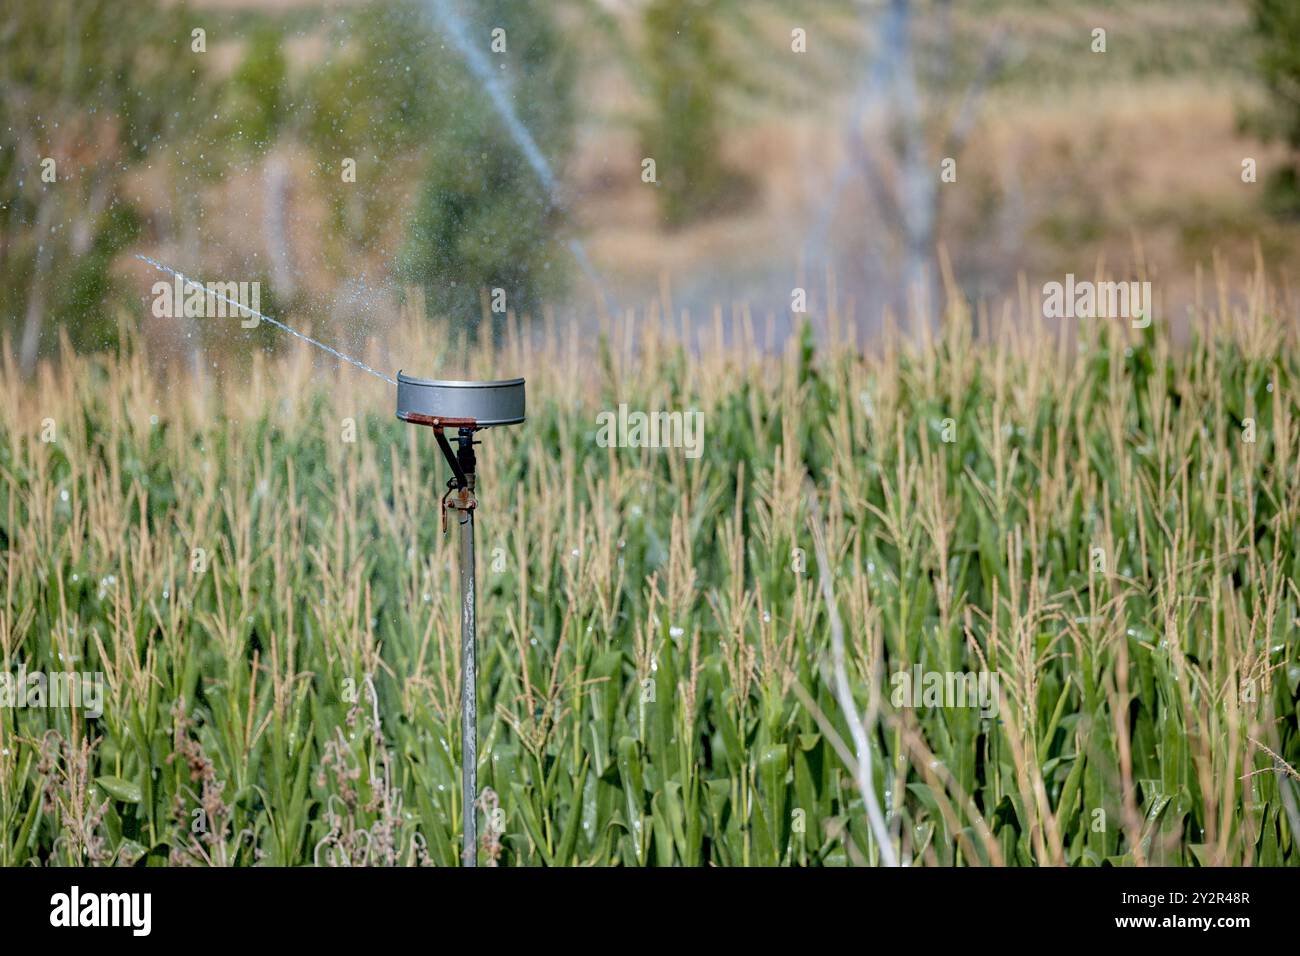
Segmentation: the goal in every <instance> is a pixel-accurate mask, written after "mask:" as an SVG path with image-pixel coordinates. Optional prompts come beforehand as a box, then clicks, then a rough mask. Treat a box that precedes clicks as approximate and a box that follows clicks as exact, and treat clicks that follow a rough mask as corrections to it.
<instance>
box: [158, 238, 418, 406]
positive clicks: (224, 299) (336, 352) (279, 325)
mask: <svg viewBox="0 0 1300 956" xmlns="http://www.w3.org/2000/svg"><path fill="white" fill-rule="evenodd" d="M135 257H136V258H137V259H139V260H140V261H141V262H147V263H149V265H151V266H153V267H154V268H155V269H158V270H159V271H160V272H166V273H168V274H170V275H172V276H175V277H176V278H177V279H180V280H181V281H182V282H184V283H185V284H186V285H192V286H194V287H195V288H197V289H200V290H201V291H202V292H203V294H204V295H210V296H212V297H213V298H215V299H219V300H221V301H222V302H225V303H226V304H227V305H232V306H234V307H235V308H236V309H239V310H240V311H242V312H245V313H247V314H249V315H255V316H257V317H258V318H259V319H263V320H265V321H267V322H270V323H271V324H272V325H274V326H275V327H276V328H278V329H281V330H283V331H285V332H288V333H289V334H290V335H293V336H297V337H298V338H300V339H302V340H303V341H304V342H309V343H310V344H312V345H314V346H316V348H318V349H324V350H325V351H326V352H329V353H330V355H333V356H334V357H335V358H340V359H342V360H343V361H345V362H347V363H349V364H350V365H355V366H356V367H357V368H359V369H361V370H362V371H363V372H369V373H370V374H371V375H373V376H375V378H380V379H383V380H384V381H385V382H387V383H388V384H389V385H396V384H397V380H396V379H393V378H389V377H388V376H387V375H385V374H384V373H383V372H377V371H375V370H374V369H373V368H371V367H370V366H369V365H367V364H366V363H365V362H361V361H358V360H357V359H354V358H351V357H349V356H347V355H344V354H343V353H342V352H340V351H339V350H338V349H336V348H331V347H330V346H328V345H326V344H325V343H324V342H319V341H317V340H316V339H313V338H312V337H311V336H310V335H304V334H303V333H301V332H299V331H298V330H297V329H292V328H290V327H289V326H287V325H285V324H284V323H283V322H281V321H280V320H279V319H273V318H271V317H270V316H269V315H264V314H263V313H261V312H258V311H257V310H256V309H250V308H249V307H248V306H246V305H244V304H243V303H242V302H236V301H235V300H234V299H229V298H227V297H226V296H224V295H222V294H221V293H220V292H216V291H213V290H211V289H209V288H208V287H207V286H205V285H204V284H203V283H202V282H199V281H198V280H197V279H191V278H190V277H189V276H186V275H182V274H181V273H179V272H177V271H176V270H175V269H173V268H171V267H170V266H165V265H163V264H162V263H161V262H158V261H157V260H156V259H150V258H149V257H148V256H142V255H140V254H139V253H138V252H137V253H136V254H135Z"/></svg>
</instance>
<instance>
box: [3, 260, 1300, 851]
mask: <svg viewBox="0 0 1300 956" xmlns="http://www.w3.org/2000/svg"><path fill="white" fill-rule="evenodd" d="M1204 299H1205V302H1204V303H1203V306H1202V307H1201V308H1200V309H1198V310H1197V315H1196V316H1195V317H1194V319H1193V320H1192V324H1191V328H1190V330H1189V331H1187V332H1186V334H1184V335H1180V336H1179V337H1178V340H1177V341H1175V340H1174V337H1173V336H1172V335H1171V333H1170V331H1169V329H1168V327H1167V326H1165V325H1163V324H1162V323H1156V324H1154V325H1153V326H1152V327H1151V328H1148V329H1145V330H1138V329H1132V328H1129V327H1128V326H1127V325H1126V324H1124V323H1122V322H1119V321H1115V320H1092V321H1088V322H1084V323H1081V324H1080V325H1079V327H1078V328H1077V329H1072V330H1070V331H1069V332H1068V334H1064V333H1062V334H1058V333H1057V332H1054V331H1050V330H1049V329H1047V328H1046V327H1045V324H1044V321H1043V320H1042V319H1041V318H1039V317H1036V316H1035V315H1034V311H1033V310H1032V309H1030V308H1029V307H1028V306H1027V305H1022V306H1021V307H1020V308H1014V307H1012V308H1008V309H1007V310H1006V311H1005V312H1002V313H998V314H996V315H994V314H988V313H986V312H983V311H977V312H972V311H971V310H970V309H968V308H967V307H965V306H964V305H963V304H961V302H959V301H953V302H951V303H950V304H949V306H948V307H947V308H946V309H945V310H944V311H943V314H942V315H936V316H913V317H910V319H909V321H908V322H907V323H905V324H906V326H907V327H906V328H903V329H891V330H888V331H886V333H885V334H884V335H882V336H881V337H880V339H879V340H873V341H871V342H856V341H855V340H854V337H853V336H852V335H851V334H850V333H849V332H848V331H847V330H848V329H849V328H851V326H852V322H851V321H850V318H851V317H849V316H846V315H844V314H842V313H841V312H840V311H838V310H837V309H835V308H834V307H832V308H830V309H829V311H828V313H827V314H824V315H817V316H813V317H812V318H813V325H814V326H815V327H816V332H815V333H814V332H813V331H812V326H810V327H809V328H807V329H805V331H804V333H803V334H801V335H796V336H793V337H791V338H790V339H789V341H788V342H787V343H786V344H785V345H784V346H777V347H772V345H771V343H770V342H769V340H768V339H769V336H768V335H767V334H766V333H765V331H764V329H763V324H764V323H763V321H762V320H755V319H752V318H751V317H750V316H749V314H748V313H747V312H746V311H745V310H744V309H742V308H739V307H737V308H735V309H733V310H731V311H730V312H729V313H728V314H726V315H724V314H723V313H722V312H719V313H718V314H717V315H715V316H713V317H712V321H711V322H710V321H704V322H702V323H700V324H699V326H698V327H697V328H694V329H692V328H690V327H689V326H688V327H683V328H679V327H678V326H679V323H678V322H677V321H675V320H674V319H673V318H672V317H671V316H672V315H673V312H672V310H671V309H665V310H663V311H662V312H661V311H660V310H658V309H656V308H651V309H649V310H647V311H645V312H643V313H640V314H638V315H637V316H636V317H635V320H634V319H633V318H631V317H627V318H617V319H613V320H610V321H607V322H606V323H605V325H604V327H603V329H602V330H601V332H600V334H598V335H587V336H584V335H581V334H579V333H577V332H557V331H556V329H555V326H554V324H553V323H550V322H542V321H539V322H538V323H536V324H534V325H530V326H516V327H512V329H511V331H510V332H509V333H508V334H507V335H506V336H505V337H504V339H503V340H502V341H500V342H498V343H496V344H495V345H494V344H493V343H491V342H486V341H485V342H483V343H481V344H480V345H479V346H478V347H476V348H474V349H472V350H470V349H466V348H465V347H464V346H465V343H463V342H460V341H454V340H453V339H454V337H452V336H450V335H449V334H448V333H447V330H445V329H442V328H429V327H427V326H421V324H420V323H417V322H414V321H409V320H408V321H406V322H405V323H404V324H403V325H402V328H401V333H400V334H399V335H395V336H394V341H395V342H400V343H401V346H400V354H401V355H402V356H403V357H407V358H406V359H405V361H406V362H407V363H409V365H408V368H407V371H409V372H412V373H413V374H436V376H437V377H444V378H450V377H456V376H455V375H451V374H447V370H448V369H449V368H453V367H454V368H456V369H457V370H458V371H460V372H461V373H463V374H465V375H467V376H471V377H476V378H499V377H504V376H506V375H514V374H518V375H523V376H526V377H527V380H528V392H529V410H528V421H527V422H526V423H525V424H524V425H522V426H518V427H514V428H508V429H493V430H490V431H489V432H488V433H487V435H486V439H485V442H484V444H483V446H482V449H481V452H480V455H481V457H480V464H479V491H478V495H479V501H480V505H479V518H478V522H479V641H480V652H479V653H480V659H479V669H480V670H479V678H478V679H479V688H480V699H479V700H478V712H479V772H478V779H479V785H480V787H481V788H482V791H483V793H482V799H481V813H482V816H481V817H480V819H481V821H482V822H481V824H480V833H481V834H482V839H481V845H480V857H479V858H480V860H481V862H483V863H486V864H496V865H503V866H504V865H525V866H536V865H554V866H563V865H610V864H621V865H689V866H696V865H719V866H723V865H727V866H736V865H740V866H774V865H797V866H846V865H876V864H883V863H894V862H897V863H902V864H909V865H938V866H953V865H957V866H988V865H994V866H1023V865H1061V864H1066V865H1081V866H1101V865H1146V864H1163V865H1188V866H1196V865H1213V864H1231V865H1252V864H1260V865H1281V864H1296V863H1297V862H1300V848H1298V847H1297V843H1296V841H1297V830H1298V828H1300V775H1298V774H1297V771H1296V769H1295V768H1296V767H1297V766H1300V728H1298V727H1297V718H1298V716H1300V710H1298V709H1297V690H1298V685H1300V638H1298V636H1297V629H1298V627H1300V620H1298V618H1300V609H1298V607H1297V603H1298V602H1300V591H1298V590H1297V583H1296V582H1297V579H1298V578H1300V530H1298V521H1297V519H1298V518H1300V409H1298V408H1297V375H1298V374H1300V353H1298V352H1297V350H1296V346H1297V341H1296V339H1297V335H1296V331H1297V330H1296V328H1295V325H1294V322H1293V321H1290V320H1287V319H1284V318H1280V316H1284V315H1286V314H1287V313H1286V312H1285V311H1284V310H1283V308H1282V307H1281V306H1280V304H1279V302H1278V300H1277V299H1276V298H1275V297H1274V296H1273V295H1272V294H1271V293H1270V292H1269V290H1268V289H1267V288H1266V287H1265V286H1264V284H1263V282H1262V281H1260V280H1258V279H1255V280H1251V281H1250V282H1248V283H1246V284H1244V285H1242V286H1241V287H1240V288H1231V289H1230V288H1227V287H1226V284H1222V285H1221V287H1220V288H1218V289H1216V290H1214V291H1212V292H1208V293H1207V294H1206V295H1205V296H1204ZM664 313H666V314H667V316H669V317H668V318H665V315H664ZM724 320H725V321H724ZM231 321H232V323H233V321H234V320H231ZM724 328H725V329H726V333H725V334H724V331H723V330H724ZM1076 332H1077V334H1075V333H1076ZM236 334H240V333H238V332H236V331H235V330H234V329H233V327H232V335H236ZM464 354H469V355H470V356H471V357H470V359H469V360H468V361H466V362H461V361H460V359H459V356H461V355H464ZM411 356H418V357H419V359H418V361H417V360H416V359H412V358H410V357H411ZM3 360H4V366H3V381H2V382H0V389H2V391H3V401H0V535H2V539H0V544H2V547H0V592H2V593H3V603H2V604H0V657H2V658H3V665H4V667H3V669H2V670H0V673H5V674H10V675H13V674H17V673H18V672H19V671H20V669H22V670H24V671H25V672H27V673H31V672H35V671H41V672H44V673H46V674H59V673H71V672H92V673H99V674H102V675H103V687H104V693H103V702H102V713H101V714H98V715H97V716H92V715H90V714H88V713H87V712H86V710H85V708H84V707H83V708H77V707H61V708H60V707H37V706H17V705H15V704H13V703H12V701H11V703H10V705H9V706H4V707H0V865H5V866H15V865H46V864H53V865H129V864H145V865H169V864H170V865H214V866H234V865H239V866H243V865H257V864H262V865H313V864H315V865H322V866H326V865H328V866H335V865H354V866H359V865H401V866H405V865H456V863H457V861H458V852H459V848H458V839H459V836H458V834H459V819H460V813H461V807H460V786H459V776H460V775H459V755H460V740H459V736H460V729H459V727H460V725H459V706H460V700H459V686H460V684H459V679H460V675H459V673H458V668H459V657H458V645H459V612H458V607H459V605H458V601H459V597H458V590H457V577H456V569H457V564H456V560H457V558H456V547H455V537H454V535H453V534H444V533H443V532H442V530H441V529H440V527H439V513H438V499H439V497H440V496H441V493H442V490H443V486H444V483H445V480H446V477H447V476H446V474H445V473H444V472H445V467H446V466H445V464H444V462H443V461H442V458H441V456H440V455H439V454H438V453H437V449H436V447H435V446H434V443H433V440H432V436H431V435H430V434H429V433H428V431H427V429H418V428H412V427H410V426H408V425H405V424H403V423H402V422H399V421H397V420H395V419H394V417H393V395H392V392H391V390H390V389H389V388H388V387H387V386H384V385H382V384H381V383H380V382H378V381H376V380H371V379H370V378H368V377H366V376H362V375H359V374H357V373H356V372H355V371H352V370H348V369H338V370H336V369H335V368H334V367H333V366H332V365H330V364H328V363H326V362H324V361H321V360H319V359H318V358H317V357H316V356H315V355H313V354H309V353H308V351H307V350H306V349H305V348H302V347H300V346H298V345H296V344H294V345H292V346H286V347H285V348H284V349H283V351H282V352H281V353H279V354H278V355H268V354H265V353H263V352H256V351H255V352H251V353H250V354H249V355H248V356H247V358H246V360H245V361H243V362H241V363H237V365H238V367H237V368H235V367H232V368H231V369H228V370H227V372H226V374H225V375H224V376H217V375H215V374H213V373H212V372H211V371H205V370H203V368H202V367H200V368H199V369H198V370H195V369H193V368H190V367H187V366H183V365H180V364H169V363H166V362H163V361H161V360H160V359H159V357H157V356H152V355H150V353H149V348H148V343H147V342H146V341H144V340H142V339H140V338H139V337H138V336H136V337H130V336H128V337H127V339H126V341H125V344H124V345H123V346H122V347H121V349H120V350H119V351H118V352H117V353H115V354H110V355H98V356H89V357H87V356H79V355H76V354H74V353H73V352H72V350H71V349H65V350H64V351H63V353H62V354H61V355H59V356H58V357H57V358H56V359H55V360H52V361H48V362H46V363H44V364H43V365H42V366H41V367H40V368H39V371H38V373H37V376H36V378H35V379H34V380H30V381H29V380H25V379H24V378H23V377H22V376H21V375H20V374H19V371H18V367H17V362H16V359H15V357H14V354H13V350H12V349H11V348H10V347H9V346H8V345H6V346H5V347H4V359H3ZM369 361H371V362H372V364H378V365H379V367H381V368H383V367H394V366H395V365H396V364H398V363H397V362H395V361H391V360H390V361H389V362H388V363H387V365H385V364H384V361H383V356H377V357H374V358H371V359H369ZM206 364H207V363H201V366H202V365H206ZM620 403H627V404H628V405H629V406H631V407H634V408H641V409H648V410H655V409H668V408H677V409H684V408H689V409H698V410H699V411H701V412H703V415H704V422H705V429H706V430H705V436H704V444H703V454H702V455H701V456H700V457H699V458H697V459H690V458H687V457H686V456H684V455H683V454H682V453H681V451H680V450H674V449H646V448H618V447H601V445H599V444H598V443H597V441H596V438H595V435H596V416H597V414H598V413H599V412H601V411H603V410H608V409H616V408H617V407H618V406H619V404H620ZM916 667H919V668H921V669H922V671H923V672H927V673H928V672H938V673H942V674H952V673H972V674H973V673H983V674H993V675H996V676H997V681H996V688H997V699H996V700H995V701H994V704H995V707H993V708H992V709H993V711H994V713H992V714H990V713H989V712H988V711H986V710H981V709H979V708H975V707H971V706H952V705H951V703H950V702H945V703H943V704H940V705H937V706H931V705H926V704H922V705H921V706H915V705H914V702H913V700H912V699H910V698H907V699H899V698H898V696H897V695H896V694H894V693H893V688H894V686H895V684H896V680H895V677H896V675H898V674H900V673H903V672H911V671H912V669H913V668H916ZM873 808H874V810H873Z"/></svg>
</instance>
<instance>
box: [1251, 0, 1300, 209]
mask: <svg viewBox="0 0 1300 956" xmlns="http://www.w3.org/2000/svg"><path fill="white" fill-rule="evenodd" d="M1251 9H1252V13H1253V15H1254V26H1255V34H1256V37H1257V38H1258V42H1259V47H1260V52H1259V72H1260V78H1261V79H1262V80H1263V83H1264V87H1265V89H1266V90H1267V92H1268V105H1267V106H1266V107H1265V108H1264V109H1261V110H1257V111H1255V112H1254V113H1252V114H1250V115H1249V116H1248V118H1247V119H1248V124H1247V125H1249V126H1250V127H1252V128H1253V129H1254V130H1255V131H1256V132H1257V133H1259V134H1260V135H1262V136H1264V137H1265V138H1266V139H1273V140H1282V141H1283V142H1285V143H1286V144H1287V146H1288V147H1289V148H1290V150H1291V162H1290V164H1289V165H1288V166H1285V167H1283V168H1281V169H1279V170H1276V171H1275V172H1273V173H1272V174H1271V175H1270V176H1269V177H1268V196H1269V200H1270V205H1271V206H1272V207H1273V208H1275V209H1276V210H1277V211H1279V212H1281V213H1283V214H1285V215H1291V216H1298V215H1300V3H1297V2H1296V0H1251Z"/></svg>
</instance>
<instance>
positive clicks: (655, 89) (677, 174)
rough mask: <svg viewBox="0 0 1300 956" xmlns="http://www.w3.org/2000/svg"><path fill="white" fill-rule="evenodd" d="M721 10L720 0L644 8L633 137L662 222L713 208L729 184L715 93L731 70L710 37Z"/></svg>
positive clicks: (657, 1) (661, 1) (663, 1)
mask: <svg viewBox="0 0 1300 956" xmlns="http://www.w3.org/2000/svg"><path fill="white" fill-rule="evenodd" d="M722 12H723V4H722V3H721V2H720V0H652V2H651V3H650V4H649V5H648V6H647V7H646V9H645V15H644V16H645V33H646V51H645V68H646V71H647V74H648V77H649V81H650V89H649V94H650V103H651V114H650V116H649V118H648V119H647V120H646V121H645V122H644V123H643V124H642V131H641V141H642V149H643V150H644V153H645V155H646V156H647V157H650V158H652V159H654V161H655V167H656V169H655V174H656V178H657V179H658V182H659V184H660V187H661V193H660V201H659V204H660V209H661V210H662V215H663V219H664V221H665V223H666V224H668V225H670V226H680V225H683V224H685V223H687V222H689V221H690V220H692V219H695V218H697V217H699V216H701V215H703V214H705V213H707V212H709V211H711V210H713V209H714V208H715V207H716V205H717V204H718V203H719V202H720V201H722V200H723V199H724V198H725V197H726V196H727V195H728V192H729V190H728V178H729V177H728V173H727V170H726V168H725V167H724V166H723V163H722V160H721V158H720V153H721V145H722V137H721V128H720V125H719V112H720V102H719V97H720V93H721V91H722V89H723V87H724V84H725V83H726V82H727V81H728V80H729V79H730V78H731V77H732V76H733V75H734V74H733V71H732V69H731V67H730V65H729V64H728V63H727V61H726V59H725V58H724V56H723V54H722V50H721V47H720V45H719V42H718V31H719V28H720V23H719V20H720V15H721V13H722Z"/></svg>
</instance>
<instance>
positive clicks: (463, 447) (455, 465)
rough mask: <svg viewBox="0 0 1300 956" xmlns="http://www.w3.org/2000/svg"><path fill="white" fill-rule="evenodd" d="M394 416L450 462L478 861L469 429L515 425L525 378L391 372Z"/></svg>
mask: <svg viewBox="0 0 1300 956" xmlns="http://www.w3.org/2000/svg"><path fill="white" fill-rule="evenodd" d="M397 417H398V418H400V419H401V420H402V421H404V422H410V423H411V424H413V425H428V426H429V427H430V428H432V429H433V435H434V438H436V439H437V441H438V447H439V448H440V449H442V454H443V457H445V458H446V459H447V464H448V465H450V466H451V478H450V479H449V480H448V482H447V491H446V493H445V494H444V495H443V496H442V530H443V531H444V532H445V531H446V530H447V511H448V509H451V510H453V511H456V512H458V513H459V515H460V517H459V519H458V523H459V524H460V588H461V597H460V612H461V613H460V617H461V632H460V645H461V669H460V672H461V695H460V700H461V710H460V727H461V800H462V803H461V813H462V819H463V831H462V834H463V835H462V842H461V848H462V860H463V862H464V865H465V866H477V865H478V845H477V844H478V840H477V836H478V817H477V809H476V805H477V803H478V712H477V709H476V707H477V702H478V670H477V648H476V646H475V588H474V511H475V509H476V508H477V507H478V500H477V499H476V498H475V497H474V485H475V472H476V469H477V466H476V462H475V459H474V446H475V445H477V444H480V443H479V442H477V441H475V440H474V433H475V432H476V431H478V430H479V429H481V428H491V427H493V426H496V425H517V424H519V423H520V422H522V421H523V420H524V380H523V379H522V378H513V379H507V380H504V381H500V382H439V381H428V380H426V379H422V378H412V377H410V376H409V375H404V374H402V373H401V372H398V373H397ZM446 428H455V429H456V444H457V449H456V450H455V451H452V447H451V443H450V442H448V440H447V436H446V433H445V432H444V429H446Z"/></svg>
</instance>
